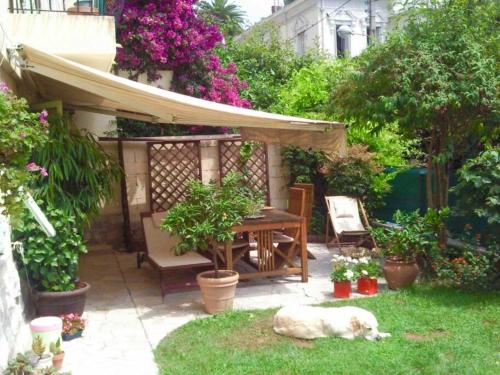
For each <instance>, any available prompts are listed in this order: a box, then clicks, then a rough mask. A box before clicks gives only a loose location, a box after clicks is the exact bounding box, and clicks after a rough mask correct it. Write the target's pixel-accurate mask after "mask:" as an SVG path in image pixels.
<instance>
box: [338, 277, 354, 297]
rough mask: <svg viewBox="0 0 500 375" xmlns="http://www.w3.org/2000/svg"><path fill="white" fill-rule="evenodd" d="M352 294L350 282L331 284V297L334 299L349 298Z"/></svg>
mask: <svg viewBox="0 0 500 375" xmlns="http://www.w3.org/2000/svg"><path fill="white" fill-rule="evenodd" d="M351 292H352V285H351V282H350V281H334V282H333V296H334V297H335V298H349V297H350V296H351Z"/></svg>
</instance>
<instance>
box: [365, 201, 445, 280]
mask: <svg viewBox="0 0 500 375" xmlns="http://www.w3.org/2000/svg"><path fill="white" fill-rule="evenodd" d="M448 213H449V211H448V210H447V209H443V210H441V211H437V210H433V209H429V210H427V213H426V214H425V215H423V216H421V215H419V213H418V210H417V211H414V212H411V213H403V212H401V211H397V212H396V213H395V214H394V217H393V220H394V222H395V223H396V224H397V225H396V226H395V227H394V228H390V229H386V228H373V229H371V232H372V234H373V236H374V237H375V239H376V241H377V243H378V245H379V246H381V248H382V253H383V254H384V267H383V271H384V276H385V279H386V280H387V286H388V287H389V289H400V288H404V287H407V286H410V285H411V284H413V282H414V281H415V280H416V278H417V276H418V274H419V272H420V268H419V266H418V264H417V256H421V257H422V258H426V257H432V256H433V255H435V254H436V253H438V251H439V247H438V238H439V233H440V231H442V225H443V220H444V219H445V218H446V217H447V215H448Z"/></svg>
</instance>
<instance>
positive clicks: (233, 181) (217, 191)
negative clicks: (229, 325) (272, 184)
mask: <svg viewBox="0 0 500 375" xmlns="http://www.w3.org/2000/svg"><path fill="white" fill-rule="evenodd" d="M254 201H255V194H253V193H252V192H251V191H250V190H249V189H248V188H246V187H245V186H243V184H242V176H241V175H240V174H238V173H230V174H228V175H227V176H226V177H224V178H223V179H222V182H221V185H220V186H218V185H216V183H215V182H213V181H212V182H210V183H209V184H207V185H204V184H203V183H202V182H201V181H198V180H191V181H189V182H188V186H187V191H186V197H185V200H184V201H183V202H181V203H178V204H176V205H175V206H174V207H172V208H171V209H170V211H169V212H168V214H167V215H166V216H165V219H164V221H163V223H162V229H163V230H168V231H169V232H171V233H173V234H175V235H177V236H178V237H179V238H180V241H179V242H178V243H177V245H176V247H175V249H174V250H175V252H176V254H183V253H185V252H187V251H190V250H210V251H211V252H212V257H213V263H214V266H215V269H214V270H213V271H206V272H202V273H200V274H198V275H197V281H198V285H199V286H200V289H201V292H202V296H203V300H204V302H205V310H206V311H207V312H208V313H210V314H214V313H217V312H221V311H224V310H228V309H231V308H232V306H233V299H234V294H235V290H236V284H237V283H238V277H239V275H238V273H237V272H236V271H230V270H219V266H218V255H217V246H218V244H221V243H225V242H226V241H231V240H233V237H234V233H233V231H232V227H233V226H234V225H237V224H240V223H241V222H242V220H243V217H245V216H247V215H249V214H250V213H252V210H253V208H254V207H253V206H254Z"/></svg>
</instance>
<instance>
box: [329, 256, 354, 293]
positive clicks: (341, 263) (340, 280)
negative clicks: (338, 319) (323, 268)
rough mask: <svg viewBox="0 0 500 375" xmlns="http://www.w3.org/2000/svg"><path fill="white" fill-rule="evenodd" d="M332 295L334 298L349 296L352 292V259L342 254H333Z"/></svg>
mask: <svg viewBox="0 0 500 375" xmlns="http://www.w3.org/2000/svg"><path fill="white" fill-rule="evenodd" d="M332 262H333V270H332V273H331V279H332V281H333V296H334V297H335V298H349V297H350V296H351V293H352V284H351V283H352V281H353V280H356V273H355V271H354V270H353V267H352V264H353V263H352V259H351V258H350V257H344V256H342V255H334V256H333V261H332Z"/></svg>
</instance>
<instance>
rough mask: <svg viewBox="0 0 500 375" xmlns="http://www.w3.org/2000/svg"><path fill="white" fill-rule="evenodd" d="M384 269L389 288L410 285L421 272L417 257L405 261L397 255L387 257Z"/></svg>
mask: <svg viewBox="0 0 500 375" xmlns="http://www.w3.org/2000/svg"><path fill="white" fill-rule="evenodd" d="M383 271H384V276H385V279H386V280H387V286H388V287H389V289H400V288H405V287H407V286H410V285H411V284H413V282H414V281H415V279H416V278H417V276H418V273H419V272H420V270H419V268H418V265H417V262H416V260H415V259H413V260H411V261H403V260H401V259H399V258H395V257H388V258H385V260H384V267H383Z"/></svg>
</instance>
